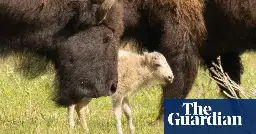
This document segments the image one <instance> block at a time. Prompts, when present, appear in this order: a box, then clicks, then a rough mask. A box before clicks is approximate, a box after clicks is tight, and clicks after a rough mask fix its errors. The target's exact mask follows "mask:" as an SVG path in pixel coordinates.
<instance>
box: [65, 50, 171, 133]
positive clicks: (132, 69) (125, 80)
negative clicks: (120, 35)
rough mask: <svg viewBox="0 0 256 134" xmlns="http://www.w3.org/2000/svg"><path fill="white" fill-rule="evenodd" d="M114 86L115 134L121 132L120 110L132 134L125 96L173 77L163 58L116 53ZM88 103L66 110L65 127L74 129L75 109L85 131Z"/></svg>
mask: <svg viewBox="0 0 256 134" xmlns="http://www.w3.org/2000/svg"><path fill="white" fill-rule="evenodd" d="M118 54H119V55H118V86H117V91H116V93H115V94H113V96H112V103H113V112H114V115H115V119H116V127H117V130H118V133H119V134H123V131H122V122H121V117H122V110H123V111H124V113H125V115H126V117H127V119H128V125H129V128H130V132H131V133H134V131H135V127H134V125H133V121H132V111H131V108H130V105H129V96H130V95H131V94H133V93H135V92H136V91H138V90H140V89H144V88H147V87H150V86H155V85H159V84H166V83H171V82H172V80H173V78H174V76H173V73H172V70H171V68H170V66H169V65H168V63H167V61H166V59H165V57H164V56H163V55H162V54H160V53H158V52H152V53H147V52H145V53H143V55H138V54H136V53H131V52H128V51H123V50H119V53H118ZM89 102H90V100H88V99H84V100H82V101H80V102H79V103H77V104H76V105H71V106H70V107H69V108H68V119H69V125H70V126H71V127H74V110H75V109H76V111H77V114H78V116H79V119H80V121H81V123H82V126H83V128H85V129H86V130H87V131H88V127H87V123H86V120H85V111H86V110H88V109H87V106H88V103H89Z"/></svg>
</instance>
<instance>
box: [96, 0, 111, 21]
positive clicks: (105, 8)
mask: <svg viewBox="0 0 256 134" xmlns="http://www.w3.org/2000/svg"><path fill="white" fill-rule="evenodd" d="M114 3H115V0H105V1H104V2H103V3H102V4H101V6H100V8H99V9H98V21H99V22H98V24H100V23H102V22H103V21H104V20H105V19H106V16H107V14H108V12H109V10H110V8H111V7H112V6H113V5H114Z"/></svg>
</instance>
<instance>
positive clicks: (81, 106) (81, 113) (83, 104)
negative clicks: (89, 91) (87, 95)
mask: <svg viewBox="0 0 256 134" xmlns="http://www.w3.org/2000/svg"><path fill="white" fill-rule="evenodd" d="M90 101H91V99H84V100H82V101H80V102H79V103H77V104H76V106H75V109H76V112H77V115H78V118H79V120H80V122H81V124H82V127H83V128H84V129H85V131H86V132H89V129H88V126H87V123H86V119H85V114H86V113H87V111H88V104H89V102H90Z"/></svg>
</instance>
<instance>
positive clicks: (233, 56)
mask: <svg viewBox="0 0 256 134" xmlns="http://www.w3.org/2000/svg"><path fill="white" fill-rule="evenodd" d="M220 57H221V64H222V68H223V70H224V72H226V73H227V74H228V75H229V77H230V78H231V79H232V80H233V81H234V82H236V83H237V84H240V82H241V81H240V77H241V74H242V73H243V66H242V64H241V58H240V53H236V52H234V53H227V54H222V55H220ZM216 59H217V57H214V58H213V59H211V60H210V59H204V60H206V64H207V67H208V68H210V67H212V61H216ZM211 75H212V76H214V74H213V73H211ZM218 86H219V87H220V89H221V93H222V95H223V96H225V97H227V98H228V96H227V95H226V94H224V93H223V91H225V92H227V93H228V94H230V95H231V93H230V90H228V89H226V88H224V87H223V86H221V85H218ZM236 95H237V97H239V98H240V95H239V92H238V91H236Z"/></svg>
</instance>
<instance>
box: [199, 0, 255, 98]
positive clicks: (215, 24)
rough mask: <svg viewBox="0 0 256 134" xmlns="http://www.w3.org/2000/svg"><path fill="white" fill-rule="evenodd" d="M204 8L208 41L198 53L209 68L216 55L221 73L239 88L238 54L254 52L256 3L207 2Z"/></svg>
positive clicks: (222, 0) (208, 0) (220, 0)
mask: <svg viewBox="0 0 256 134" xmlns="http://www.w3.org/2000/svg"><path fill="white" fill-rule="evenodd" d="M205 7H206V8H205V9H206V10H205V14H204V15H205V20H206V26H207V31H208V40H207V42H206V44H205V45H204V47H203V49H202V50H201V55H202V57H203V60H204V63H205V64H206V65H207V67H208V68H210V67H211V66H212V65H211V63H212V61H214V60H216V58H217V56H219V55H220V56H221V62H222V66H223V69H224V71H225V72H227V73H228V75H229V76H230V77H231V79H232V80H234V81H235V82H237V83H238V84H239V83H240V76H241V74H242V73H243V66H242V64H241V58H240V54H241V53H243V52H244V51H246V50H248V49H256V1H255V0H246V1H244V0H207V1H206V5H205ZM221 88H222V90H226V91H227V92H228V90H227V89H225V88H223V87H221ZM238 96H239V95H238Z"/></svg>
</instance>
